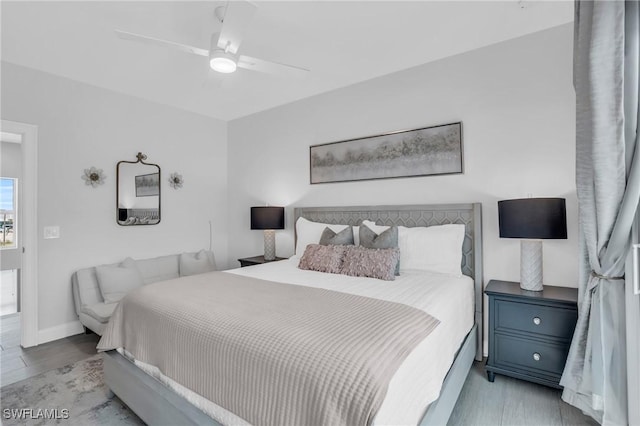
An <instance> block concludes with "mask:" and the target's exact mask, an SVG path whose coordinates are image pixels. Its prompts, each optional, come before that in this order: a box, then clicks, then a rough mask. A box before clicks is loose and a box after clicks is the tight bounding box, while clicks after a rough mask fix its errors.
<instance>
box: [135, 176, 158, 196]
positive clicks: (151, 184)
mask: <svg viewBox="0 0 640 426" xmlns="http://www.w3.org/2000/svg"><path fill="white" fill-rule="evenodd" d="M135 181H136V197H153V196H157V195H160V173H149V174H146V175H138V176H136V177H135Z"/></svg>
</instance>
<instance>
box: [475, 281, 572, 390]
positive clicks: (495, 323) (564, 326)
mask: <svg viewBox="0 0 640 426" xmlns="http://www.w3.org/2000/svg"><path fill="white" fill-rule="evenodd" d="M484 292H485V293H486V294H487V296H489V358H488V359H487V365H486V367H485V369H486V371H487V377H488V379H489V381H490V382H493V381H494V378H495V374H496V373H497V374H503V375H506V376H511V377H515V378H518V379H523V380H528V381H531V382H535V383H540V384H542V385H547V386H551V387H554V388H561V386H560V384H559V383H560V377H561V376H562V371H563V370H564V365H565V363H566V361H567V354H568V353H569V345H570V344H571V338H572V337H573V331H574V329H575V326H576V321H577V320H578V306H577V303H578V289H576V288H567V287H551V286H545V287H544V290H543V291H538V292H533V291H527V290H522V289H521V288H520V285H519V283H516V282H510V281H498V280H491V281H489V285H487V287H486V288H485V291H484Z"/></svg>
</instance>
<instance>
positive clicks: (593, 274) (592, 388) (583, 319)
mask: <svg viewBox="0 0 640 426" xmlns="http://www.w3.org/2000/svg"><path fill="white" fill-rule="evenodd" d="M639 22H640V11H639V4H638V3H637V2H636V1H626V2H623V1H614V2H611V1H576V3H575V35H574V36H575V38H574V71H573V72H574V86H575V90H576V185H577V190H578V204H579V211H580V241H581V246H582V255H583V259H582V260H583V262H582V264H583V268H582V271H581V273H580V283H579V284H580V288H579V290H580V292H579V294H580V304H579V313H578V324H577V326H576V331H575V334H574V337H573V341H572V343H571V349H570V351H569V358H568V360H567V365H566V367H565V370H564V374H563V376H562V380H561V381H560V384H561V385H562V386H564V391H563V394H562V398H563V399H564V400H565V401H567V402H568V403H570V404H572V405H575V406H576V407H578V408H580V409H581V410H582V411H584V412H585V413H586V414H589V415H590V416H592V417H593V418H594V419H596V420H597V421H598V422H600V423H601V424H604V425H624V424H627V383H626V346H625V312H624V306H625V304H624V303H625V301H624V285H625V281H624V271H625V261H626V257H627V253H628V251H629V249H630V239H631V227H632V224H633V220H634V215H635V212H636V209H637V206H638V199H640V159H639V157H640V154H639V151H640V149H638V110H639V108H638V81H639V74H638V73H639V71H638V56H639V54H640V53H639V51H638V42H639V37H640V34H639V31H638V23H639Z"/></svg>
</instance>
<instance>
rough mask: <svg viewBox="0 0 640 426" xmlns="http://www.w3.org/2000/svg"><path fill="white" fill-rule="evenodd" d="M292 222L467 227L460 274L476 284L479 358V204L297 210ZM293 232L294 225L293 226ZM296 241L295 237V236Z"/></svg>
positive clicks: (480, 213)
mask: <svg viewBox="0 0 640 426" xmlns="http://www.w3.org/2000/svg"><path fill="white" fill-rule="evenodd" d="M293 214H294V223H295V221H297V220H298V218H299V217H304V218H305V219H308V220H311V221H313V222H322V223H331V224H344V225H352V226H358V225H360V224H361V223H362V221H363V220H371V221H374V222H376V223H377V224H379V225H397V226H406V227H414V226H434V225H444V224H448V223H459V224H463V225H464V226H465V228H466V231H465V238H464V242H463V244H462V273H463V274H465V275H467V276H469V277H471V278H472V279H473V281H474V284H475V302H476V306H475V319H476V324H477V325H478V330H477V332H478V346H477V352H476V359H482V320H483V315H482V301H483V297H482V291H483V278H482V205H481V204H480V203H470V204H433V205H428V204H427V205H408V206H356V207H344V206H341V207H296V208H294V210H293ZM294 232H295V226H294ZM296 239H297V235H296Z"/></svg>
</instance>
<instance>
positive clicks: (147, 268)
mask: <svg viewBox="0 0 640 426" xmlns="http://www.w3.org/2000/svg"><path fill="white" fill-rule="evenodd" d="M178 257H179V256H178V255H177V254H172V255H169V256H160V257H154V258H152V259H141V260H136V264H137V266H138V270H139V271H140V273H141V274H142V279H143V281H144V283H145V284H151V283H155V282H158V281H165V280H171V279H174V278H178V277H179V276H180V274H179V269H178Z"/></svg>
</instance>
